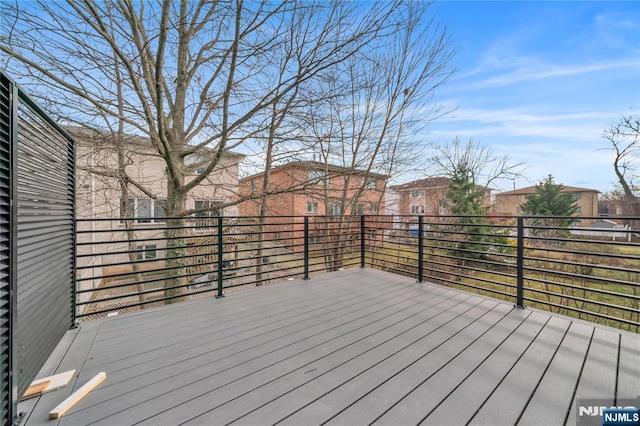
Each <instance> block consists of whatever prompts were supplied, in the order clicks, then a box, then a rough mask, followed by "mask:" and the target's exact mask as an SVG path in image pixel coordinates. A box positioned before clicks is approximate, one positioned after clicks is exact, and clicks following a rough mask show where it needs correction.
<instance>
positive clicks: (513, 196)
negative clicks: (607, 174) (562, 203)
mask: <svg viewBox="0 0 640 426" xmlns="http://www.w3.org/2000/svg"><path fill="white" fill-rule="evenodd" d="M535 192H536V187H535V186H528V187H526V188H520V189H515V190H513V191H506V192H501V193H499V194H496V195H495V200H494V206H493V210H494V213H495V214H497V215H511V216H519V215H521V214H522V208H521V207H520V206H521V205H522V204H524V203H525V202H526V201H527V197H528V196H529V195H531V194H534V193H535ZM562 192H570V193H572V194H573V196H574V198H575V200H576V203H577V205H578V210H577V211H576V214H575V216H578V217H594V216H598V194H599V193H600V191H598V190H596V189H589V188H579V187H576V186H565V187H564V188H563V190H562ZM591 222H592V220H591V219H581V220H576V222H575V224H576V225H579V226H589V224H590V223H591Z"/></svg>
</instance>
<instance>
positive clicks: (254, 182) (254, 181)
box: [251, 179, 258, 191]
mask: <svg viewBox="0 0 640 426" xmlns="http://www.w3.org/2000/svg"><path fill="white" fill-rule="evenodd" d="M257 189H258V179H252V180H251V190H252V191H255V190H257Z"/></svg>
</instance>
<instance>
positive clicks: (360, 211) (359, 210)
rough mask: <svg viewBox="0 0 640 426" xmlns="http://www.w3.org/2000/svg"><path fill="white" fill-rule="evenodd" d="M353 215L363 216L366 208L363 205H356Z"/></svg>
mask: <svg viewBox="0 0 640 426" xmlns="http://www.w3.org/2000/svg"><path fill="white" fill-rule="evenodd" d="M353 214H355V215H358V216H361V215H363V214H364V206H363V205H362V204H356V205H355V206H354V208H353Z"/></svg>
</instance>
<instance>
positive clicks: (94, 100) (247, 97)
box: [0, 0, 399, 296]
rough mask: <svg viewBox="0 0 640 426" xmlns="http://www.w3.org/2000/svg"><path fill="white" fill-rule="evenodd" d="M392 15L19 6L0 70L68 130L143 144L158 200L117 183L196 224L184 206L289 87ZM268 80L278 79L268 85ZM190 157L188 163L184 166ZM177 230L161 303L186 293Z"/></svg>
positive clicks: (330, 6) (179, 5)
mask: <svg viewBox="0 0 640 426" xmlns="http://www.w3.org/2000/svg"><path fill="white" fill-rule="evenodd" d="M398 7H399V3H397V2H391V3H376V4H373V5H369V6H368V7H366V8H364V7H361V6H358V5H356V4H354V3H340V2H332V3H326V4H325V3H311V4H308V3H302V2H297V1H288V2H283V3H272V2H267V1H263V2H258V3H251V5H249V6H245V5H244V3H243V2H242V1H241V0H237V1H234V2H225V3H219V2H209V1H205V0H200V1H196V2H188V1H186V0H182V1H171V0H162V1H159V2H157V3H152V4H151V3H147V2H139V3H133V2H128V1H116V0H109V1H105V2H101V3H95V2H92V1H90V0H82V1H66V2H63V1H59V2H49V1H44V0H42V1H37V2H16V3H15V4H13V5H6V7H3V15H2V27H3V28H7V29H8V31H7V32H6V34H4V35H3V36H2V40H1V43H0V49H1V51H2V52H3V54H4V56H5V58H6V59H4V60H3V64H2V65H3V66H4V67H5V68H7V69H8V70H9V71H10V72H11V73H12V74H14V75H18V76H20V80H21V84H22V85H23V86H25V88H28V89H29V90H30V91H31V92H32V93H34V94H35V95H36V96H38V97H39V98H40V100H41V101H42V102H43V103H45V105H46V107H47V109H48V110H50V111H52V112H53V113H55V114H57V115H58V117H59V118H60V119H62V120H64V121H66V122H68V123H81V124H83V125H89V126H91V127H94V128H97V129H105V127H110V128H112V129H114V128H118V126H120V125H121V126H122V129H123V130H124V133H128V134H135V135H141V136H145V137H147V138H148V140H149V143H150V144H151V145H152V146H153V148H154V150H155V152H156V154H157V155H158V156H159V157H160V158H162V159H163V161H164V164H165V166H166V167H165V170H166V177H165V179H166V193H165V194H160V195H159V194H156V193H154V192H153V191H150V190H149V189H148V188H145V185H144V183H142V182H139V181H137V180H136V179H135V176H129V175H126V171H123V170H116V171H115V172H114V173H115V174H116V175H118V174H122V173H125V175H123V176H121V177H123V178H124V180H125V181H126V183H127V185H130V186H131V187H133V188H135V189H136V190H137V191H140V192H142V193H144V194H146V195H147V196H149V197H150V198H152V199H154V200H155V201H161V200H166V201H164V203H165V210H166V212H167V215H168V216H171V217H179V216H185V215H189V214H191V213H192V212H193V211H192V210H187V208H186V205H187V204H186V199H187V196H188V194H189V193H190V192H191V191H193V190H194V188H196V187H197V186H198V185H200V184H201V183H202V182H203V181H204V180H205V179H207V178H208V176H210V175H211V174H212V173H213V172H214V171H215V170H217V169H218V168H219V167H220V166H221V159H222V158H223V156H224V155H225V153H227V152H229V150H232V149H235V148H240V147H243V146H245V145H246V144H249V143H250V142H251V141H252V138H253V137H254V136H255V135H256V134H259V133H260V132H261V131H263V130H265V127H260V126H261V124H264V122H263V120H261V119H260V117H265V116H268V115H269V112H270V111H272V108H273V107H274V105H278V104H279V103H280V102H282V100H283V99H286V97H287V96H288V95H289V94H290V93H292V92H295V91H296V90H297V88H298V87H300V86H302V85H304V84H310V83H311V82H312V81H313V80H314V79H315V78H317V77H318V76H319V75H320V74H321V73H325V72H328V70H330V69H332V68H334V67H335V66H336V65H337V64H339V63H341V62H342V61H344V60H346V59H348V58H350V57H352V56H354V55H355V54H356V53H358V52H359V51H361V50H363V49H364V48H365V47H367V46H371V45H372V43H377V40H378V36H379V35H381V34H383V33H384V32H385V31H387V30H388V29H389V28H393V25H394V24H395V22H394V20H393V19H392V20H388V19H387V18H388V17H389V16H391V15H393V14H394V13H395V11H396V10H397V9H398ZM294 39H299V40H300V42H299V43H298V44H296V49H289V51H290V52H292V55H291V57H290V60H288V61H286V62H285V63H284V68H282V69H281V68H280V66H281V65H282V63H278V61H276V60H274V58H275V57H277V54H276V53H277V52H282V51H285V52H286V51H287V48H288V43H291V40H294ZM116 70H119V71H116ZM276 74H277V75H279V76H280V77H281V78H275V79H274V78H270V77H272V76H273V75H276ZM119 96H120V97H119ZM117 99H122V101H123V105H121V106H120V105H119V103H118V101H117ZM105 121H107V122H108V123H110V124H111V126H105V123H104V122H105ZM118 123H121V124H118ZM113 140H114V141H116V140H117V135H116V134H114V138H113ZM194 156H195V158H196V159H197V162H196V163H193V162H190V161H188V158H194ZM196 168H197V169H198V171H199V173H198V174H197V175H195V176H194V173H193V171H194V170H195V169H196ZM176 225H177V223H170V221H169V222H168V226H167V228H168V229H172V230H171V231H167V232H169V233H171V235H168V236H169V237H171V238H170V239H169V241H170V242H172V244H174V245H175V247H170V250H168V252H167V255H168V256H169V259H176V260H174V261H173V263H175V265H169V266H170V267H169V268H168V269H169V270H170V271H173V272H172V273H175V275H176V276H175V277H173V278H172V279H170V280H167V286H168V287H170V288H171V289H172V290H170V291H168V293H167V295H168V296H172V295H176V294H179V291H178V290H174V289H177V288H179V287H181V286H182V285H183V284H184V282H183V281H184V279H183V278H180V276H181V275H183V274H181V272H180V268H179V267H180V262H181V261H180V260H179V259H180V257H181V256H180V253H179V250H180V248H179V247H180V241H181V240H180V237H181V236H182V234H181V233H182V231H181V230H180V229H179V227H177V226H176ZM174 234H175V235H174Z"/></svg>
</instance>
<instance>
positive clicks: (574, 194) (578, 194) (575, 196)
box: [573, 192, 582, 200]
mask: <svg viewBox="0 0 640 426" xmlns="http://www.w3.org/2000/svg"><path fill="white" fill-rule="evenodd" d="M573 198H575V199H576V200H579V199H581V198H582V192H574V193H573Z"/></svg>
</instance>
